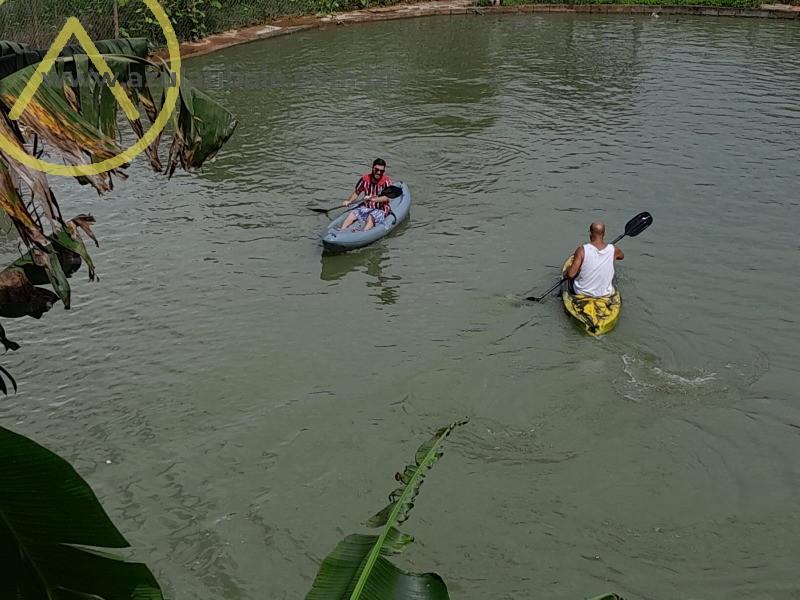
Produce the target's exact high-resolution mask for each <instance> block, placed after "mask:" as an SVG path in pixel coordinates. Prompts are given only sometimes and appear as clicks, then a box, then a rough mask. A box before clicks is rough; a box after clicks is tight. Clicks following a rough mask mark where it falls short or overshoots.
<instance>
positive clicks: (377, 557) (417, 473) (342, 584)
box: [306, 421, 466, 600]
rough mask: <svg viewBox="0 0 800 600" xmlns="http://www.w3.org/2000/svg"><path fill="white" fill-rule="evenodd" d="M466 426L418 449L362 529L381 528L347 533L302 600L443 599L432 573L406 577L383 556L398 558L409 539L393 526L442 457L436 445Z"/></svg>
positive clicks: (444, 590)
mask: <svg viewBox="0 0 800 600" xmlns="http://www.w3.org/2000/svg"><path fill="white" fill-rule="evenodd" d="M464 423H466V421H460V422H457V423H453V424H452V425H449V426H447V427H443V428H441V429H439V430H438V431H437V432H436V433H435V434H434V436H433V437H432V438H431V439H430V440H428V441H427V442H425V443H424V444H422V445H421V446H420V447H419V449H418V450H417V452H416V454H415V455H414V462H413V463H411V464H409V465H407V466H406V467H405V469H404V470H403V472H402V473H397V474H396V475H395V479H396V480H397V481H398V482H400V485H399V486H398V487H397V488H396V489H395V490H394V491H393V492H392V493H391V494H390V495H389V504H388V505H387V506H386V507H385V508H384V509H383V510H381V511H380V512H378V513H377V514H376V515H374V516H373V517H372V518H371V519H369V520H368V521H367V526H368V527H371V528H378V527H380V528H382V529H383V530H382V532H381V533H380V534H378V535H364V534H353V535H349V536H347V537H346V538H344V539H343V540H342V541H341V542H339V544H338V545H337V546H336V548H335V549H334V551H333V552H331V554H329V555H328V556H327V557H326V558H325V560H323V561H322V565H321V566H320V569H319V573H318V574H317V577H316V579H315V580H314V584H313V586H312V588H311V591H310V592H309V593H308V595H307V596H306V600H348V599H349V600H386V599H388V598H397V599H404V600H405V599H407V600H446V599H447V598H449V595H448V593H447V586H446V585H445V583H444V581H443V580H442V578H441V577H440V576H439V575H437V574H435V573H422V574H418V573H408V572H406V571H403V570H401V569H399V568H398V567H396V566H395V565H394V564H393V563H392V562H391V561H389V559H388V558H387V557H388V556H392V555H396V554H400V553H401V552H403V551H404V550H405V549H406V548H407V547H408V546H409V545H410V544H411V543H412V542H413V541H414V538H413V537H412V536H410V535H408V534H406V533H402V532H401V531H400V530H399V529H398V526H399V525H401V524H402V523H403V522H404V521H406V519H408V515H409V512H410V511H411V509H412V508H413V507H414V500H415V498H416V497H417V494H419V490H420V487H421V486H422V483H423V481H424V480H425V475H426V474H427V471H428V470H429V469H430V468H431V467H432V466H433V465H434V463H436V462H437V461H438V460H439V458H441V456H442V444H443V443H444V441H445V438H447V436H448V435H450V432H452V431H453V429H455V428H456V427H458V426H460V425H463V424H464Z"/></svg>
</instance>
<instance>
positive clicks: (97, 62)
mask: <svg viewBox="0 0 800 600" xmlns="http://www.w3.org/2000/svg"><path fill="white" fill-rule="evenodd" d="M3 2H4V0H0V4H2V3H3ZM73 36H75V38H76V39H77V40H78V43H79V44H80V45H81V47H82V48H83V49H84V50H85V51H86V56H88V57H89V60H90V61H92V64H93V65H94V67H95V69H97V71H98V73H99V74H100V76H101V77H102V80H101V81H105V82H106V83H107V84H108V87H109V89H110V90H111V93H112V94H113V95H114V98H116V99H117V102H119V105H120V106H121V107H122V110H123V111H125V115H126V116H127V117H128V119H130V120H134V119H138V118H139V111H138V110H136V107H135V106H134V105H133V103H132V102H131V101H130V98H128V95H127V94H126V93H125V90H123V89H122V86H120V85H119V83H118V82H117V80H116V77H115V76H114V73H113V72H112V71H111V69H110V68H109V66H108V63H107V62H106V61H105V60H104V59H103V57H102V56H101V54H100V51H99V50H98V49H97V46H95V45H94V42H93V41H92V38H91V37H89V33H88V32H87V31H86V29H84V27H83V25H81V22H80V21H79V20H78V19H77V18H76V17H70V18H69V19H67V22H66V24H65V25H64V27H63V28H62V29H61V31H59V32H58V36H56V39H55V41H54V42H53V44H52V45H51V46H50V48H49V49H48V50H47V54H45V56H44V59H42V62H40V63H39V66H38V67H37V68H36V72H35V73H34V74H33V76H32V77H31V78H30V80H29V81H28V83H27V85H26V86H25V89H23V90H22V93H21V94H20V95H19V98H17V101H16V102H15V103H14V106H12V107H11V112H10V113H8V116H9V118H10V119H12V120H14V121H16V120H17V119H19V118H20V117H21V116H22V113H23V112H25V109H26V108H27V107H28V104H30V101H31V100H33V97H34V95H35V94H36V91H37V90H38V89H39V86H40V85H42V83H44V78H45V76H46V75H47V74H48V73H49V72H50V70H51V69H52V68H53V66H54V65H55V62H56V59H57V58H58V57H59V55H60V54H61V52H62V51H63V50H64V48H65V47H66V46H67V44H68V43H69V41H70V39H72V37H73Z"/></svg>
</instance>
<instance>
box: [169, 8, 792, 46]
mask: <svg viewBox="0 0 800 600" xmlns="http://www.w3.org/2000/svg"><path fill="white" fill-rule="evenodd" d="M509 13H582V14H586V13H589V14H615V15H619V14H651V13H657V14H659V15H693V16H704V17H744V18H761V19H776V18H777V19H797V20H800V6H791V5H786V4H762V5H761V6H760V7H759V8H738V7H725V6H703V5H697V6H686V5H671V4H663V5H658V4H518V5H511V6H476V5H475V3H474V0H431V1H428V2H418V3H413V4H395V5H392V6H381V7H376V8H366V9H361V10H354V11H347V12H340V13H334V14H333V15H326V16H317V15H304V16H295V17H281V18H279V19H276V20H274V21H270V22H268V23H263V24H261V25H251V26H249V27H243V28H240V29H233V30H230V31H226V32H223V33H218V34H215V35H211V36H208V37H207V38H204V39H202V40H198V41H195V42H184V43H182V44H181V57H182V58H184V59H188V58H193V57H197V56H203V55H205V54H211V53H212V52H217V51H218V50H223V49H225V48H231V47H233V46H238V45H241V44H248V43H250V42H255V41H259V40H265V39H269V38H273V37H279V36H282V35H289V34H292V33H297V32H300V31H309V30H313V29H325V28H326V27H330V26H343V25H348V24H351V23H368V22H372V21H387V20H392V19H412V18H418V17H429V16H436V15H468V14H473V15H491V14H509ZM156 55H157V56H162V57H165V58H166V55H165V53H164V52H163V50H160V51H159V52H157V53H156Z"/></svg>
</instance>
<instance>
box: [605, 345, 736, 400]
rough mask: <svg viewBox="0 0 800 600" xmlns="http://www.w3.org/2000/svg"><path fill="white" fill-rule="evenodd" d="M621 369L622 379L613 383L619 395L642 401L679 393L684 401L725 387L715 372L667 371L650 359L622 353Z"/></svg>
mask: <svg viewBox="0 0 800 600" xmlns="http://www.w3.org/2000/svg"><path fill="white" fill-rule="evenodd" d="M622 372H623V373H624V374H625V376H626V378H625V379H624V380H623V381H618V382H617V388H618V390H619V392H620V393H621V394H622V396H623V397H625V398H627V399H628V400H632V401H634V402H642V401H645V400H649V399H652V398H654V397H655V396H657V395H661V394H666V395H669V396H675V395H677V396H680V397H684V398H686V399H687V400H688V399H692V398H695V399H696V398H699V397H701V396H705V395H708V394H712V393H717V392H721V391H724V390H725V389H727V386H726V385H725V383H724V382H723V381H721V380H720V378H719V376H718V374H717V373H714V372H710V371H704V370H702V369H697V370H693V371H683V372H679V371H669V370H667V369H663V368H661V367H659V366H657V364H655V363H654V360H653V359H652V358H648V359H645V358H638V357H635V356H630V355H628V354H623V355H622Z"/></svg>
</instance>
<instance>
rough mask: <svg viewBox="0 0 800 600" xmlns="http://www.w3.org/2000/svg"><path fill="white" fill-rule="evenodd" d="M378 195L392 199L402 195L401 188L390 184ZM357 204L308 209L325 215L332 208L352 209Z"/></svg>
mask: <svg viewBox="0 0 800 600" xmlns="http://www.w3.org/2000/svg"><path fill="white" fill-rule="evenodd" d="M380 195H381V196H386V197H387V198H389V200H394V199H395V198H399V197H400V196H402V195H403V188H401V187H400V186H398V185H390V186H389V187H387V188H386V189H385V190H383V191H382V192H381V194H380ZM357 206H360V205H359V204H356V205H355V206H352V205H349V204H348V205H347V206H342V205H341V204H339V205H337V206H334V207H333V208H311V207H309V210H310V211H312V212H315V213H319V214H321V215H327V214H328V213H329V212H331V211H333V210H336V209H338V208H346V209H353V208H356V207H357Z"/></svg>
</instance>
